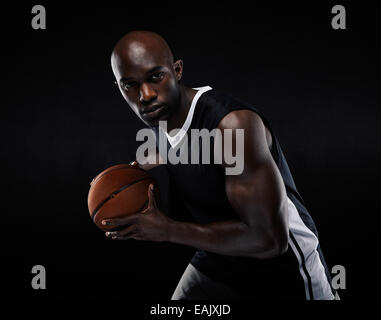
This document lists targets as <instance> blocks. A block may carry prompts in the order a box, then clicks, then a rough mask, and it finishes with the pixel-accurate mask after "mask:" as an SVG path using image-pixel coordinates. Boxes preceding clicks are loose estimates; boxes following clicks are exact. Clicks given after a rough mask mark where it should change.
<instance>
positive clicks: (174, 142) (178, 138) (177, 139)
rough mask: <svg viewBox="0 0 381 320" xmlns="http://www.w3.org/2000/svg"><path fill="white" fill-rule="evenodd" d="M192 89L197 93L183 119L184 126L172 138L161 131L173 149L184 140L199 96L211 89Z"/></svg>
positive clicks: (207, 87)
mask: <svg viewBox="0 0 381 320" xmlns="http://www.w3.org/2000/svg"><path fill="white" fill-rule="evenodd" d="M193 89H195V90H198V92H197V93H196V95H195V96H194V97H193V100H192V104H191V106H190V108H189V111H188V115H187V118H186V119H185V122H184V125H183V126H182V128H181V129H177V130H178V131H177V130H176V131H177V132H176V134H175V135H174V136H170V135H169V134H168V133H167V132H165V131H164V130H163V131H164V132H165V135H166V136H167V139H168V141H169V143H170V144H171V146H172V148H173V149H174V148H176V146H177V145H178V144H179V143H180V141H181V140H182V139H183V138H184V136H185V134H186V133H187V131H188V129H189V127H190V125H191V123H192V119H193V113H194V109H195V108H196V104H197V101H198V99H199V98H200V97H201V95H202V94H203V93H204V92H207V91H209V90H212V88H211V87H209V86H205V87H200V88H193Z"/></svg>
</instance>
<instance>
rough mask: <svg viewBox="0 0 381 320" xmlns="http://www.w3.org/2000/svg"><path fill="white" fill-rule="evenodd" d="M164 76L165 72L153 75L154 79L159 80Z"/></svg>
mask: <svg viewBox="0 0 381 320" xmlns="http://www.w3.org/2000/svg"><path fill="white" fill-rule="evenodd" d="M163 78H164V72H156V73H154V74H153V75H152V76H151V79H152V81H155V82H158V81H160V80H162V79H163Z"/></svg>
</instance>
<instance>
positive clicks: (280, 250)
mask: <svg viewBox="0 0 381 320" xmlns="http://www.w3.org/2000/svg"><path fill="white" fill-rule="evenodd" d="M287 249H288V237H287V240H286V239H284V237H281V239H277V241H276V243H275V245H274V246H273V248H272V250H271V252H272V258H276V257H280V256H281V255H283V254H285V253H286V252H287Z"/></svg>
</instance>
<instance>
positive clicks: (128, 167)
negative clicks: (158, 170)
mask: <svg viewBox="0 0 381 320" xmlns="http://www.w3.org/2000/svg"><path fill="white" fill-rule="evenodd" d="M123 169H138V170H140V171H143V172H146V171H145V170H144V169H142V168H140V167H132V166H131V165H130V164H126V167H122V168H114V169H111V170H109V171H107V172H106V173H103V174H102V173H100V174H98V175H97V176H96V177H95V178H94V179H93V180H92V181H91V183H90V185H91V184H93V183H95V182H96V181H98V180H99V179H100V178H102V177H104V176H105V175H106V174H109V173H110V172H112V171H115V170H123Z"/></svg>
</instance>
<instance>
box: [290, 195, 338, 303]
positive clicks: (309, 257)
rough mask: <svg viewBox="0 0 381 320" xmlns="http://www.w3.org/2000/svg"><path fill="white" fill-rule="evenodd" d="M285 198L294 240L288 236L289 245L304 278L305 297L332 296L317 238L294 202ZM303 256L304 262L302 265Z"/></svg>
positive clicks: (315, 298)
mask: <svg viewBox="0 0 381 320" xmlns="http://www.w3.org/2000/svg"><path fill="white" fill-rule="evenodd" d="M287 199H288V220H289V229H290V233H291V234H292V235H293V237H294V239H295V242H296V243H293V240H292V239H291V237H290V240H289V245H290V247H291V248H292V250H293V251H294V254H295V255H296V257H297V259H298V261H299V270H300V273H301V275H302V277H303V280H304V285H305V290H306V298H307V299H314V300H320V299H327V298H330V297H331V296H332V297H333V294H332V290H331V287H330V284H329V282H328V279H327V276H326V273H325V269H324V266H323V264H322V262H321V260H320V256H319V252H318V251H317V248H318V245H319V240H318V238H317V237H316V235H315V234H314V233H313V232H312V231H311V230H310V229H309V228H308V227H307V226H306V225H305V224H304V222H303V220H302V218H301V217H300V215H299V212H298V210H297V209H296V207H295V205H294V203H293V202H292V201H291V200H290V198H287ZM297 247H298V248H299V249H300V251H301V253H302V254H303V257H301V256H300V253H299V251H298V249H297ZM303 258H304V262H305V265H304V266H303ZM303 267H304V268H303ZM306 272H308V275H309V277H310V279H311V285H312V297H311V296H310V294H309V287H308V275H307V274H306Z"/></svg>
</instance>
